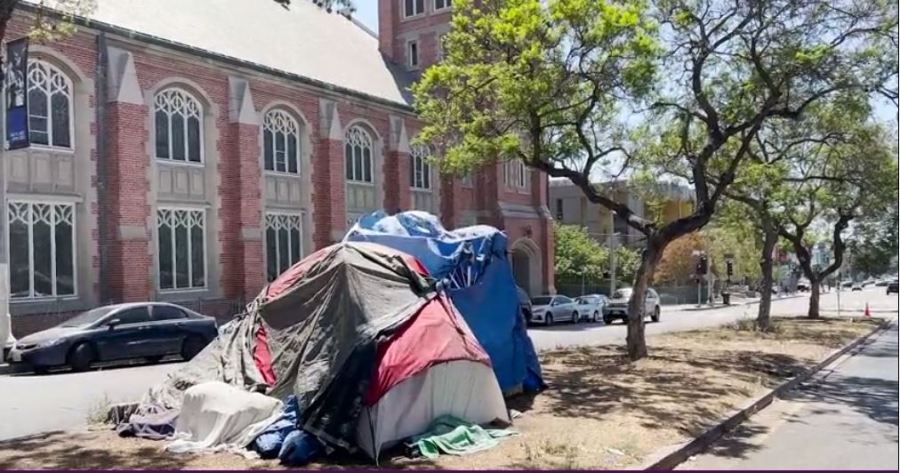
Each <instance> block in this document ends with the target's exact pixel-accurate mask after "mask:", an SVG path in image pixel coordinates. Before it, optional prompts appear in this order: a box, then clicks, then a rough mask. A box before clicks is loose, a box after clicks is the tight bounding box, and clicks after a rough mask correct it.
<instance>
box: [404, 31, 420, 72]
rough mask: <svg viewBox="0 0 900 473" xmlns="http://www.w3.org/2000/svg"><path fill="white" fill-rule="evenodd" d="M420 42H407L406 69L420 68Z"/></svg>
mask: <svg viewBox="0 0 900 473" xmlns="http://www.w3.org/2000/svg"><path fill="white" fill-rule="evenodd" d="M420 56H421V54H420V52H419V41H418V40H417V39H409V40H406V67H408V68H409V69H413V70H415V69H418V68H419V59H420Z"/></svg>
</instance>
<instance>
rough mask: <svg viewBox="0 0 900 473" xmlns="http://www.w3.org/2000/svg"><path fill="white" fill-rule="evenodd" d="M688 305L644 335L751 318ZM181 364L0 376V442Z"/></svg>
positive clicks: (120, 396) (536, 335)
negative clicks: (692, 307) (39, 374)
mask: <svg viewBox="0 0 900 473" xmlns="http://www.w3.org/2000/svg"><path fill="white" fill-rule="evenodd" d="M841 298H842V300H841V303H842V304H841V305H842V307H843V308H844V311H843V315H849V314H853V315H856V316H861V315H862V309H863V306H864V304H865V302H866V301H868V302H869V303H870V306H871V308H872V309H873V310H874V311H875V312H876V313H879V314H882V315H888V314H891V313H896V312H897V297H896V295H891V296H886V295H885V294H884V288H873V289H867V290H866V291H863V292H856V293H842V296H841ZM806 300H807V299H806V297H799V298H794V299H787V300H781V301H777V302H775V303H774V305H773V312H774V313H775V314H776V315H778V314H794V315H797V314H803V313H805V310H806ZM822 302H823V305H822V307H823V310H824V311H826V312H828V311H829V310H831V311H833V309H834V308H835V304H834V303H835V294H834V292H832V293H831V294H826V295H823V298H822ZM690 308H691V307H690V306H680V307H671V306H664V307H663V312H662V320H661V322H660V323H651V324H648V325H647V333H648V334H649V335H652V334H655V333H662V332H669V331H681V330H692V329H697V328H702V327H708V326H715V325H721V324H725V323H729V322H733V321H735V320H737V319H739V318H744V317H748V318H749V317H753V315H754V313H755V310H756V306H755V305H749V306H732V307H727V308H717V309H713V310H703V311H691V310H689V309H690ZM529 333H530V335H531V338H532V340H533V341H534V343H535V345H536V347H537V348H538V349H548V348H555V347H557V346H573V345H603V344H619V343H624V340H625V327H624V325H622V324H620V323H616V324H613V325H611V326H603V325H598V324H578V325H570V324H560V325H558V326H554V327H550V328H534V329H530V330H529ZM180 365H181V363H164V364H159V365H146V366H138V367H120V368H106V369H103V370H101V371H92V372H87V373H68V372H61V373H56V374H49V375H43V376H38V375H30V374H20V375H0V440H4V439H10V438H15V437H21V436H25V435H31V434H36V433H41V432H47V431H51V430H66V429H73V428H78V427H81V426H84V425H85V424H86V420H87V418H88V416H89V415H90V414H91V412H92V411H94V410H96V409H97V408H98V407H99V406H102V405H107V404H109V403H115V402H124V401H135V400H138V399H139V398H140V396H141V395H142V394H143V393H144V392H145V391H146V390H147V389H148V388H149V387H150V386H153V385H155V384H157V383H159V382H160V381H162V380H163V379H165V375H166V374H167V373H169V372H171V371H172V370H174V369H176V368H178V367H179V366H180Z"/></svg>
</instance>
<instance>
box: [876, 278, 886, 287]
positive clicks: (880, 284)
mask: <svg viewBox="0 0 900 473" xmlns="http://www.w3.org/2000/svg"><path fill="white" fill-rule="evenodd" d="M887 285H888V280H887V279H879V280H878V281H875V287H885V286H887Z"/></svg>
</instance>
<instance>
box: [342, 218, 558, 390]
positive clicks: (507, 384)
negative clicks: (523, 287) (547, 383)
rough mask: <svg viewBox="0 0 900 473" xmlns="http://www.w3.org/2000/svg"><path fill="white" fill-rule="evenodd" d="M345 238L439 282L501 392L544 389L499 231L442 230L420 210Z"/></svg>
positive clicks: (360, 226) (363, 226)
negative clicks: (397, 256)
mask: <svg viewBox="0 0 900 473" xmlns="http://www.w3.org/2000/svg"><path fill="white" fill-rule="evenodd" d="M346 240H349V241H370V242H373V243H379V244H382V245H385V246H388V247H391V248H395V249H397V250H400V251H403V252H405V253H407V254H410V255H412V256H414V257H416V258H417V259H418V260H419V261H420V262H421V263H422V264H423V265H424V266H425V268H426V269H428V272H429V273H430V275H431V276H432V277H433V278H435V279H437V280H438V281H439V283H438V284H439V286H440V287H441V288H442V289H443V290H445V291H446V292H447V294H448V295H449V296H450V298H451V300H452V301H453V303H454V305H456V308H457V309H458V310H459V312H460V313H461V314H462V316H463V318H464V319H465V320H466V322H467V323H468V324H469V327H471V329H472V332H474V333H475V337H476V338H477V339H478V341H479V343H481V346H482V347H484V349H485V351H487V353H488V355H489V356H490V358H491V364H492V365H493V368H494V374H495V375H496V376H497V380H498V381H499V383H500V388H501V389H502V390H503V391H504V392H509V391H512V390H514V389H516V388H517V387H519V386H521V387H522V388H523V389H524V390H526V391H535V390H538V389H541V388H542V387H543V386H544V383H543V380H542V377H541V367H540V364H539V363H538V359H537V354H536V353H535V351H534V345H533V344H532V343H531V339H530V338H529V337H528V332H527V331H526V326H525V320H523V318H522V316H521V314H520V311H519V297H518V293H517V290H516V283H515V279H514V278H513V273H512V267H511V266H510V263H509V259H508V257H507V249H506V243H507V239H506V235H505V234H504V233H503V232H501V231H499V230H497V229H496V228H494V227H490V226H486V225H476V226H472V227H465V228H461V229H457V230H453V231H448V230H446V229H444V227H443V226H442V225H441V223H440V221H439V220H438V219H437V217H435V216H433V215H431V214H428V213H426V212H418V211H408V212H401V213H398V214H396V215H391V216H388V215H386V214H385V213H384V212H381V211H379V212H374V213H372V214H370V215H367V216H364V217H363V218H361V219H360V220H359V222H357V224H356V225H354V226H353V228H352V229H351V230H350V231H349V232H348V233H347V236H346Z"/></svg>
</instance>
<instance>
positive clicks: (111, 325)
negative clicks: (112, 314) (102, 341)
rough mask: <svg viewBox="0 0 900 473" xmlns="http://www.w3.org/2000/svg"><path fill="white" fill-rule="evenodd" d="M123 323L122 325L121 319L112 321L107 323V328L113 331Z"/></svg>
mask: <svg viewBox="0 0 900 473" xmlns="http://www.w3.org/2000/svg"><path fill="white" fill-rule="evenodd" d="M121 323H122V320H121V319H112V320H110V321H109V322H107V323H106V326H107V327H109V329H110V330H112V329H114V328H116V325H119V324H121Z"/></svg>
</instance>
